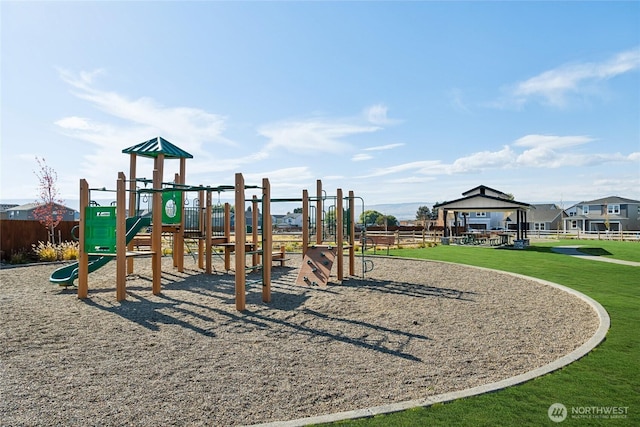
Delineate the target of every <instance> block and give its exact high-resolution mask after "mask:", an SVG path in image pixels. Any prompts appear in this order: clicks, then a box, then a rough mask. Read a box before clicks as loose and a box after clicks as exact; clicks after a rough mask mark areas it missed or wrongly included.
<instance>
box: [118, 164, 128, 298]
mask: <svg viewBox="0 0 640 427" xmlns="http://www.w3.org/2000/svg"><path fill="white" fill-rule="evenodd" d="M125 180H126V178H125V176H124V173H122V172H119V173H118V182H117V184H116V301H122V300H125V299H127V283H126V281H127V211H126V207H125V201H126V194H125V193H126V191H125Z"/></svg>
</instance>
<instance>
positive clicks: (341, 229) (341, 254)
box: [336, 188, 344, 281]
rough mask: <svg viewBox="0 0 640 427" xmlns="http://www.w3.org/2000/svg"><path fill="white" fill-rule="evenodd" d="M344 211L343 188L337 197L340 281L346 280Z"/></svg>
mask: <svg viewBox="0 0 640 427" xmlns="http://www.w3.org/2000/svg"><path fill="white" fill-rule="evenodd" d="M343 216H344V215H343V211H342V188H338V191H337V196H336V245H337V249H338V254H337V257H338V280H339V281H342V279H344V247H343V246H342V242H343V240H344V225H343Z"/></svg>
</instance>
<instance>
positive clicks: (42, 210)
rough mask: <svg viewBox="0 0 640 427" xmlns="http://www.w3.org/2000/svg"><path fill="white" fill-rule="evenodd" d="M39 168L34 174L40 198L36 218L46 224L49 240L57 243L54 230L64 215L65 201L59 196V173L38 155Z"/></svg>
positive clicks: (34, 214) (35, 211) (35, 212)
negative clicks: (36, 178)
mask: <svg viewBox="0 0 640 427" xmlns="http://www.w3.org/2000/svg"><path fill="white" fill-rule="evenodd" d="M36 161H37V162H38V166H39V168H40V169H39V170H38V171H37V172H36V171H34V174H35V175H36V177H38V190H39V193H40V195H39V199H38V200H36V205H37V207H36V208H35V209H34V211H33V216H34V218H35V219H37V220H38V221H40V224H42V225H44V226H45V227H46V228H47V230H48V234H49V241H50V242H51V243H55V233H54V230H55V228H56V227H57V226H58V224H60V221H62V218H63V217H64V208H63V207H62V204H63V203H64V201H63V200H62V199H60V198H59V196H58V187H57V182H58V174H57V173H56V171H55V170H53V169H52V168H51V167H50V166H48V165H47V164H46V162H45V160H44V158H42V159H39V158H38V157H37V156H36Z"/></svg>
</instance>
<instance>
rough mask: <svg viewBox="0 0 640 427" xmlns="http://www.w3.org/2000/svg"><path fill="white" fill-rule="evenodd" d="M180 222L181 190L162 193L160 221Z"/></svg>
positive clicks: (168, 222) (165, 222) (167, 222)
mask: <svg viewBox="0 0 640 427" xmlns="http://www.w3.org/2000/svg"><path fill="white" fill-rule="evenodd" d="M181 222H182V191H177V190H176V191H165V192H163V193H162V223H163V224H180V223H181Z"/></svg>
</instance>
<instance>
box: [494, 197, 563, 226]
mask: <svg viewBox="0 0 640 427" xmlns="http://www.w3.org/2000/svg"><path fill="white" fill-rule="evenodd" d="M531 208H532V209H531V210H530V211H529V212H528V213H527V222H526V224H525V227H526V229H527V230H529V231H545V230H562V227H563V225H564V224H563V219H564V217H565V215H566V214H565V213H564V211H563V210H562V208H560V207H558V206H557V205H556V204H554V203H543V204H532V205H531ZM506 221H507V222H508V223H513V222H515V215H509V216H507V220H506Z"/></svg>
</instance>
